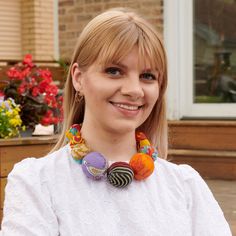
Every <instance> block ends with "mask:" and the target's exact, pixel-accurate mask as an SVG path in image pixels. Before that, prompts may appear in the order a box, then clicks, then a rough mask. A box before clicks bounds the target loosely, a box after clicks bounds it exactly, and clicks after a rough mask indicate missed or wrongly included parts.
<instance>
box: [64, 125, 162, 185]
mask: <svg viewBox="0 0 236 236" xmlns="http://www.w3.org/2000/svg"><path fill="white" fill-rule="evenodd" d="M80 130H81V126H80V125H78V124H74V125H72V126H71V128H70V129H69V130H68V131H67V132H66V137H67V139H68V140H69V143H70V147H71V155H72V157H73V159H74V160H75V161H76V162H78V163H79V164H81V165H82V169H83V172H84V173H85V175H86V176H87V177H89V178H91V179H94V180H100V179H103V178H107V179H108V182H109V183H110V184H112V185H113V186H115V187H126V186H127V185H129V184H130V183H131V182H132V180H133V178H134V179H136V180H143V179H146V178H147V177H149V176H150V175H151V174H152V172H153V171H154V161H155V160H156V159H157V157H158V153H157V149H156V148H154V147H153V146H152V145H151V144H150V142H149V140H148V139H147V138H146V136H145V134H144V133H142V132H136V135H135V136H136V144H137V150H138V153H136V154H135V155H133V156H132V158H131V159H130V161H129V163H126V162H122V161H120V162H114V163H113V164H112V165H111V166H108V161H107V160H106V158H105V157H104V156H103V155H102V154H101V153H98V152H92V151H91V150H90V148H89V147H88V146H87V144H86V142H85V140H84V139H83V138H82V136H81V132H80Z"/></svg>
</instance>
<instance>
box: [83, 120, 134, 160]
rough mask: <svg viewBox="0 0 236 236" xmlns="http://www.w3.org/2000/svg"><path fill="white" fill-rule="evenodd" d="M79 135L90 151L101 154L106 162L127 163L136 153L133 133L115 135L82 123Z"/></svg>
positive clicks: (98, 127)
mask: <svg viewBox="0 0 236 236" xmlns="http://www.w3.org/2000/svg"><path fill="white" fill-rule="evenodd" d="M81 133H82V137H83V138H84V139H85V141H86V143H87V145H88V146H89V147H90V148H91V150H92V151H96V152H100V153H102V154H103V155H104V157H105V158H106V159H107V160H112V161H128V160H130V159H131V157H132V156H133V155H134V154H135V153H137V149H136V140H135V131H132V132H126V133H118V132H117V133H116V132H114V131H109V130H105V129H103V128H102V127H101V126H96V127H95V126H94V127H93V126H92V125H89V124H87V123H83V126H82V129H81Z"/></svg>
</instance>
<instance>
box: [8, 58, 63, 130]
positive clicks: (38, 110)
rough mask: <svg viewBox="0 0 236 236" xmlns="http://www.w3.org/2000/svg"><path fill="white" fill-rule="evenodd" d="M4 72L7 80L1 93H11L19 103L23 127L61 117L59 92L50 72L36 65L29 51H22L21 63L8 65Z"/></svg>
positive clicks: (56, 122)
mask: <svg viewBox="0 0 236 236" xmlns="http://www.w3.org/2000/svg"><path fill="white" fill-rule="evenodd" d="M7 76H8V80H9V84H8V85H7V86H6V87H5V89H4V94H5V97H6V98H8V97H11V98H13V99H14V100H15V102H16V103H17V104H20V106H21V111H20V116H21V119H22V122H23V124H24V125H25V126H26V127H28V128H34V127H35V125H36V124H42V125H51V124H58V123H59V122H61V121H62V99H63V98H62V95H60V94H59V90H58V87H57V86H56V85H55V84H54V83H53V80H52V74H51V72H50V71H49V70H48V69H40V68H39V67H38V66H36V65H35V64H34V63H33V61H32V56H31V55H26V56H25V57H24V59H23V62H22V63H19V64H17V65H15V66H13V67H11V68H10V69H9V70H8V71H7Z"/></svg>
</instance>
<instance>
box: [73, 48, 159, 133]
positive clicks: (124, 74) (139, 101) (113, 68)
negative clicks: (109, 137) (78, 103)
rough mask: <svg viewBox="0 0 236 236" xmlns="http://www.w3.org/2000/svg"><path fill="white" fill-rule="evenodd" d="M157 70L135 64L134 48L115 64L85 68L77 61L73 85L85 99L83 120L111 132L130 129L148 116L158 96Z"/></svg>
mask: <svg viewBox="0 0 236 236" xmlns="http://www.w3.org/2000/svg"><path fill="white" fill-rule="evenodd" d="M158 76H159V73H158V71H157V70H153V69H151V68H149V67H148V65H146V66H145V65H144V64H142V63H139V60H138V49H137V48H136V47H134V49H133V50H132V51H131V52H130V53H129V54H128V55H127V56H126V57H125V58H124V59H123V60H122V61H121V62H119V63H114V64H110V65H107V66H106V67H105V68H103V66H101V65H99V64H97V63H94V64H92V65H91V66H90V67H89V68H88V69H87V70H86V71H83V72H82V71H80V70H79V69H78V67H77V64H75V65H74V70H73V72H72V77H73V84H74V87H75V89H76V90H79V91H80V92H81V93H82V94H83V95H84V98H85V116H84V122H90V124H91V122H92V124H93V125H94V126H97V125H99V126H102V127H103V128H104V129H106V130H109V131H112V132H130V131H133V130H135V129H136V128H137V127H139V126H140V125H141V124H142V123H143V122H144V121H145V120H146V119H147V117H148V116H149V115H150V113H151V111H152V109H153V107H154V105H155V103H156V101H157V99H158V96H159V84H158Z"/></svg>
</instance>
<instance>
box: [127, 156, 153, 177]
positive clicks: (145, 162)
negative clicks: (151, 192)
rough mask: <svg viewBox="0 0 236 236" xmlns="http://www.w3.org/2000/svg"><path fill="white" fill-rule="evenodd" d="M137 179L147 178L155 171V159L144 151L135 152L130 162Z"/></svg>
mask: <svg viewBox="0 0 236 236" xmlns="http://www.w3.org/2000/svg"><path fill="white" fill-rule="evenodd" d="M129 164H130V166H131V168H132V170H133V171H134V178H135V179H136V180H143V179H146V178H147V177H148V176H150V175H151V174H152V172H153V171H154V162H153V159H152V158H151V157H150V156H149V155H147V154H144V153H137V154H135V155H134V156H133V157H132V158H131V160H130V162H129Z"/></svg>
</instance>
